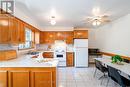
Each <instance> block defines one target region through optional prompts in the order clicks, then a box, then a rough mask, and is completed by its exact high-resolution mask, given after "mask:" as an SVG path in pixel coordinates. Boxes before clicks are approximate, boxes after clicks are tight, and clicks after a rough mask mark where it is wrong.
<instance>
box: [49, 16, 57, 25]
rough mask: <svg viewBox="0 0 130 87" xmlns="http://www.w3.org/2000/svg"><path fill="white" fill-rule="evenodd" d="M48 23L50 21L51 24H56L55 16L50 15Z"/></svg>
mask: <svg viewBox="0 0 130 87" xmlns="http://www.w3.org/2000/svg"><path fill="white" fill-rule="evenodd" d="M50 23H51V25H55V24H56V20H55V16H51V21H50Z"/></svg>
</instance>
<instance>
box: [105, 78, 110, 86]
mask: <svg viewBox="0 0 130 87" xmlns="http://www.w3.org/2000/svg"><path fill="white" fill-rule="evenodd" d="M109 80H110V78H108V80H107V85H106V87H108V83H109Z"/></svg>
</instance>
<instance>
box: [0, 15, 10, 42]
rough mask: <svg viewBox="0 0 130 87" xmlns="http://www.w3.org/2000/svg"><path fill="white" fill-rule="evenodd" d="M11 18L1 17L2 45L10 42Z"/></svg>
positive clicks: (0, 35) (0, 38)
mask: <svg viewBox="0 0 130 87" xmlns="http://www.w3.org/2000/svg"><path fill="white" fill-rule="evenodd" d="M9 35H10V32H9V17H8V16H6V15H0V44H7V43H9V41H10V39H11V38H10V37H9Z"/></svg>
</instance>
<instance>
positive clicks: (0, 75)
mask: <svg viewBox="0 0 130 87" xmlns="http://www.w3.org/2000/svg"><path fill="white" fill-rule="evenodd" d="M7 82H8V81H7V71H0V87H7V84H8V83H7Z"/></svg>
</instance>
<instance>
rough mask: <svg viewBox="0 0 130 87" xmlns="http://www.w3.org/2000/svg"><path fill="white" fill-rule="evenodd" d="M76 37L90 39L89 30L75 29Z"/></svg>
mask: <svg viewBox="0 0 130 87" xmlns="http://www.w3.org/2000/svg"><path fill="white" fill-rule="evenodd" d="M74 38H75V39H88V30H74Z"/></svg>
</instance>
